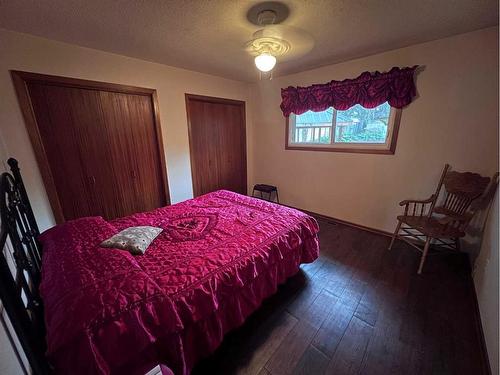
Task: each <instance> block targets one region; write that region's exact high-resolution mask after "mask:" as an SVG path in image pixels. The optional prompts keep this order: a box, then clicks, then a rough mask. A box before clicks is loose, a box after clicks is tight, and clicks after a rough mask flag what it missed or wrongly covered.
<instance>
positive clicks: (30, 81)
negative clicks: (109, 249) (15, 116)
mask: <svg viewBox="0 0 500 375" xmlns="http://www.w3.org/2000/svg"><path fill="white" fill-rule="evenodd" d="M13 77H14V81H15V82H17V83H16V88H17V91H18V94H19V99H20V103H21V106H22V107H23V113H24V115H25V119H26V122H27V125H28V130H29V133H30V136H31V140H32V143H33V146H34V149H35V152H36V154H37V159H38V163H39V167H40V170H41V172H42V176H43V177H44V182H45V186H46V189H47V192H48V195H49V199H50V201H51V204H52V208H53V210H54V214H55V216H56V220H57V221H58V222H62V221H64V220H70V219H74V218H78V217H84V216H96V215H98V216H103V217H104V218H106V219H112V218H116V217H122V216H126V215H129V214H132V213H135V212H141V211H148V210H152V209H154V208H157V207H161V206H164V205H166V204H168V203H169V199H168V187H167V181H166V170H165V161H164V159H163V158H164V157H163V149H162V146H161V133H160V128H159V123H158V122H157V121H158V119H157V113H156V112H155V110H156V108H155V105H156V103H155V97H154V90H149V89H140V88H131V87H128V86H120V85H112V84H104V83H100V82H89V81H81V80H72V79H66V78H61V77H52V76H40V75H36V74H31V73H20V72H13ZM25 100H27V102H24V101H25ZM26 104H29V107H26Z"/></svg>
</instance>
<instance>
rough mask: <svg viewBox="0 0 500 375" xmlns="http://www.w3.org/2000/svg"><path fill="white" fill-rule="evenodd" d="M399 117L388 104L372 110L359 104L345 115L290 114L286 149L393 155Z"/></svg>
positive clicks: (334, 111)
mask: <svg viewBox="0 0 500 375" xmlns="http://www.w3.org/2000/svg"><path fill="white" fill-rule="evenodd" d="M400 113H401V112H400V110H398V109H395V108H391V106H390V105H389V104H388V103H387V102H386V103H384V104H381V105H379V106H378V107H375V108H371V109H367V108H364V107H362V106H361V105H359V104H357V105H355V106H353V107H351V108H349V109H348V110H346V111H337V110H335V109H333V108H332V107H330V108H328V109H327V110H325V111H322V112H312V111H307V112H305V113H303V114H301V115H295V114H291V115H290V117H289V119H288V122H287V147H286V148H287V149H291V150H317V151H343V152H364V153H383V154H393V153H394V150H395V148H396V137H397V132H398V127H399V118H400Z"/></svg>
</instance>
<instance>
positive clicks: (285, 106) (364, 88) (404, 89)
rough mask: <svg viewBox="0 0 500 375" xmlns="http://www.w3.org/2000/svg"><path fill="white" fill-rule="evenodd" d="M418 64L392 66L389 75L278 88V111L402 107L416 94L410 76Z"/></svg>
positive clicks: (286, 113)
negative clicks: (279, 108) (353, 107)
mask: <svg viewBox="0 0 500 375" xmlns="http://www.w3.org/2000/svg"><path fill="white" fill-rule="evenodd" d="M417 67H418V65H415V66H413V67H411V68H397V67H394V68H392V69H391V70H390V71H388V72H384V73H380V72H374V73H370V72H364V73H362V74H361V75H360V76H359V77H357V78H354V79H344V80H343V81H331V82H328V83H325V84H316V85H312V86H308V87H292V86H290V87H287V88H286V89H281V98H282V101H281V106H280V107H281V110H282V111H283V115H285V116H286V117H288V116H289V115H290V114H291V113H295V114H296V115H300V114H301V113H304V112H307V111H309V110H310V111H316V112H317V111H324V110H325V109H327V108H329V107H333V108H335V109H337V110H340V111H345V110H346V109H349V108H351V107H352V106H353V105H356V104H361V105H362V106H363V107H365V108H374V107H376V106H379V105H380V104H382V103H385V102H389V105H390V106H391V107H395V108H402V107H404V106H406V105H408V104H410V102H411V101H412V100H413V98H414V97H415V95H416V88H415V82H414V80H413V74H414V72H415V69H416V68H417Z"/></svg>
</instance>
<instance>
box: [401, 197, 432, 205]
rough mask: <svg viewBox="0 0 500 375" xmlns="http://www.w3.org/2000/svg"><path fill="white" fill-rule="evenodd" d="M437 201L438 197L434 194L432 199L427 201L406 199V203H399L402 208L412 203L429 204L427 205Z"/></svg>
mask: <svg viewBox="0 0 500 375" xmlns="http://www.w3.org/2000/svg"><path fill="white" fill-rule="evenodd" d="M434 199H436V195H435V194H432V195H431V196H430V198H427V199H422V200H417V199H405V200H404V201H401V202H399V205H400V206H406V205H407V204H410V203H418V204H427V203H432V202H433V201H434Z"/></svg>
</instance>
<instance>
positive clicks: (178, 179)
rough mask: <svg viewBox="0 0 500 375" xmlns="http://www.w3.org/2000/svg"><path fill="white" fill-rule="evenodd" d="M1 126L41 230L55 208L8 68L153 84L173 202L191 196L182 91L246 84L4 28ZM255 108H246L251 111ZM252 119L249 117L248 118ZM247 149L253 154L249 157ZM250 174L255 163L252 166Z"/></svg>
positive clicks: (210, 91) (242, 89)
mask: <svg viewBox="0 0 500 375" xmlns="http://www.w3.org/2000/svg"><path fill="white" fill-rule="evenodd" d="M0 56H1V57H0V97H1V98H2V100H1V101H0V127H1V134H2V135H3V137H4V138H5V144H6V148H7V153H8V155H10V156H14V157H16V158H17V159H19V162H20V166H21V168H22V169H23V170H24V174H23V176H24V178H25V180H26V181H25V182H26V185H27V189H28V193H29V194H30V197H31V199H32V204H33V206H34V211H35V212H36V215H37V218H38V220H39V222H40V226H41V227H42V229H45V228H48V227H50V226H51V225H52V224H53V223H54V220H53V217H52V212H51V209H50V206H49V203H48V200H47V197H46V193H45V189H44V187H43V182H42V179H41V176H40V173H39V170H38V167H37V164H36V161H35V157H34V153H33V150H32V147H31V144H30V142H29V139H28V135H27V132H26V129H25V126H24V121H23V119H22V115H21V111H20V109H19V105H18V103H17V98H16V96H15V92H14V88H13V85H12V81H11V78H10V74H9V70H13V69H16V70H25V71H31V72H37V73H44V74H54V75H61V76H67V77H75V78H82V79H90V80H96V81H105V82H113V83H120V84H125V85H134V86H142V87H150V88H155V89H156V90H157V92H158V98H159V104H160V119H161V125H162V132H163V143H164V149H165V154H166V160H167V171H168V180H169V187H170V197H171V200H172V202H173V203H175V202H179V201H182V200H185V199H188V198H192V194H193V193H192V182H191V166H190V160H189V142H188V133H187V119H186V109H185V103H184V94H185V93H192V94H201V95H209V96H218V97H225V98H231V99H239V100H247V92H248V85H247V84H245V83H242V82H237V81H232V80H228V79H224V78H220V77H215V76H210V75H206V74H201V73H195V72H191V71H188V70H183V69H177V68H172V67H168V66H165V65H161V64H155V63H149V62H146V61H142V60H138V59H132V58H127V57H124V56H119V55H115V54H111V53H106V52H101V51H97V50H92V49H88V48H82V47H77V46H74V45H70V44H66V43H59V42H55V41H50V40H47V39H42V38H37V37H33V36H29V35H25V34H19V33H14V32H9V31H5V30H1V29H0ZM250 112H251V111H250V110H249V108H248V107H247V113H250ZM247 122H249V118H247ZM250 155H251V154H250V153H249V157H250ZM248 172H249V173H248V174H249V176H251V174H252V172H251V168H249V171H248Z"/></svg>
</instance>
